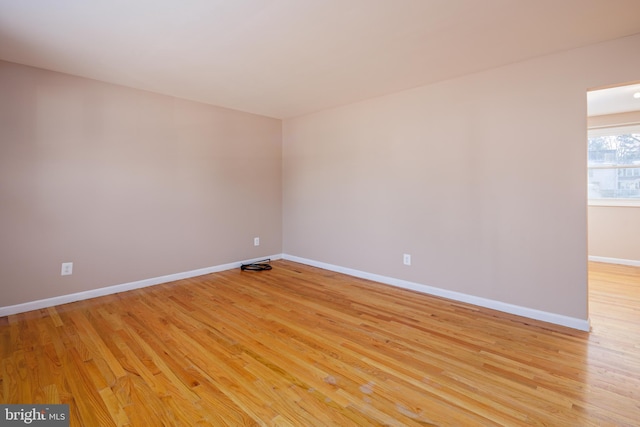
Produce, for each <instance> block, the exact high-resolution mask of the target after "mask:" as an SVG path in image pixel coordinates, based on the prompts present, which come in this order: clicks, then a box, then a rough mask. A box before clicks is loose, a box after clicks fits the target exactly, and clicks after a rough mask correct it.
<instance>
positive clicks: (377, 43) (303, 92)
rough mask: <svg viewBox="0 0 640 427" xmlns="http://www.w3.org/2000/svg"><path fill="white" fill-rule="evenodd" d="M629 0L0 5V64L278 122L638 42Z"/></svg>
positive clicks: (81, 0)
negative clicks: (572, 52) (569, 52)
mask: <svg viewBox="0 0 640 427" xmlns="http://www.w3.org/2000/svg"><path fill="white" fill-rule="evenodd" d="M639 17H640V1H639V0H481V1H479V0H182V1H176V0H108V1H87V0H55V1H44V0H29V1H26V0H0V59H5V60H7V61H12V62H17V63H22V64H27V65H33V66H36V67H41V68H46V69H50V70H55V71H61V72H65V73H69V74H74V75H78V76H84V77H89V78H94V79H98V80H102V81H106V82H111V83H116V84H122V85H126V86H130V87H135V88H140V89H145V90H150V91H153V92H158V93H163V94H168V95H173V96H177V97H181V98H186V99H192V100H196V101H202V102H206V103H210V104H214V105H220V106H224V107H228V108H234V109H238V110H243V111H248V112H252V113H257V114H263V115H266V116H271V117H278V118H287V117H293V116H297V115H302V114H306V113H309V112H313V111H317V110H321V109H324V108H329V107H334V106H337V105H342V104H347V103H350V102H354V101H358V100H362V99H367V98H371V97H375V96H380V95H383V94H387V93H391V92H396V91H399V90H403V89H408V88H411V87H416V86H420V85H424V84H428V83H433V82H436V81H439V80H444V79H448V78H452V77H456V76H460V75H464V74H468V73H472V72H476V71H480V70H484V69H488V68H493V67H497V66H501V65H505V64H508V63H513V62H516V61H521V60H524V59H527V58H531V57H535V56H539V55H544V54H548V53H552V52H556V51H560V50H564V49H570V48H575V47H579V46H583V45H587V44H592V43H596V42H600V41H604V40H609V39H614V38H618V37H623V36H627V35H631V34H636V33H640V19H639Z"/></svg>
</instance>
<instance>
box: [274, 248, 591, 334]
mask: <svg viewBox="0 0 640 427" xmlns="http://www.w3.org/2000/svg"><path fill="white" fill-rule="evenodd" d="M282 258H283V259H285V260H289V261H293V262H299V263H301V264H306V265H310V266H312V267H318V268H322V269H325V270H330V271H335V272H337V273H343V274H347V275H349V276H354V277H359V278H362V279H368V280H372V281H375V282H380V283H384V284H386V285H391V286H396V287H399V288H404V289H410V290H414V291H418V292H421V293H424V294H429V295H434V296H438V297H442V298H447V299H450V300H454V301H458V302H464V303H467V304H472V305H475V306H479V307H484V308H490V309H492V310H497V311H502V312H504V313H509V314H515V315H517V316H520V317H523V318H529V319H534V320H540V321H543V322H547V323H552V324H555V325H560V326H566V327H569V328H572V329H577V330H580V331H585V332H589V331H590V330H591V322H590V320H589V319H586V320H585V319H578V318H575V317H569V316H565V315H562V314H556V313H549V312H546V311H542V310H537V309H533V308H528V307H522V306H519V305H514V304H509V303H505V302H501V301H496V300H492V299H488V298H482V297H476V296H473V295H469V294H464V293H461V292H456V291H449V290H446V289H442V288H437V287H434V286H429V285H423V284H420V283H415V282H410V281H407V280H402V279H396V278H393V277H387V276H382V275H379V274H373V273H367V272H365V271H360V270H355V269H352V268H347V267H341V266H338V265H333V264H327V263H324V262H320V261H315V260H311V259H307V258H301V257H298V256H294V255H289V254H286V253H284V254H282Z"/></svg>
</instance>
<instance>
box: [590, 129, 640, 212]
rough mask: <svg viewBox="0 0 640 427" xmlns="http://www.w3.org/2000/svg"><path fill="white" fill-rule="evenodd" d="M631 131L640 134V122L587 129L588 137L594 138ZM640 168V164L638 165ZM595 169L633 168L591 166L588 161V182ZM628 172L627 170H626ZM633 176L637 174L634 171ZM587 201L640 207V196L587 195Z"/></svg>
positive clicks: (624, 166)
mask: <svg viewBox="0 0 640 427" xmlns="http://www.w3.org/2000/svg"><path fill="white" fill-rule="evenodd" d="M630 133H638V134H640V123H629V124H625V125H614V126H597V127H595V126H594V127H590V128H589V129H588V130H587V138H593V137H598V136H615V135H624V134H630ZM638 168H640V165H638ZM594 169H633V168H630V167H629V165H612V166H589V164H588V162H587V182H588V181H589V177H590V174H591V171H592V170H594ZM625 174H626V172H625ZM631 176H635V175H634V174H633V173H632V175H631ZM587 202H588V205H589V206H611V207H638V208H640V198H638V199H631V198H628V199H625V198H598V199H596V198H590V197H589V196H588V195H587Z"/></svg>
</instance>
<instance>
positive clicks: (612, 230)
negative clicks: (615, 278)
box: [589, 206, 640, 264]
mask: <svg viewBox="0 0 640 427" xmlns="http://www.w3.org/2000/svg"><path fill="white" fill-rule="evenodd" d="M589 255H590V256H592V257H597V258H607V259H611V260H612V261H613V260H616V261H617V262H622V263H627V262H629V261H631V262H635V263H638V264H640V207H635V206H634V207H631V206H589Z"/></svg>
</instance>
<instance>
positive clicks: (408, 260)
mask: <svg viewBox="0 0 640 427" xmlns="http://www.w3.org/2000/svg"><path fill="white" fill-rule="evenodd" d="M402 263H403V264H404V265H411V255H409V254H404V255H403V256H402Z"/></svg>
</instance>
